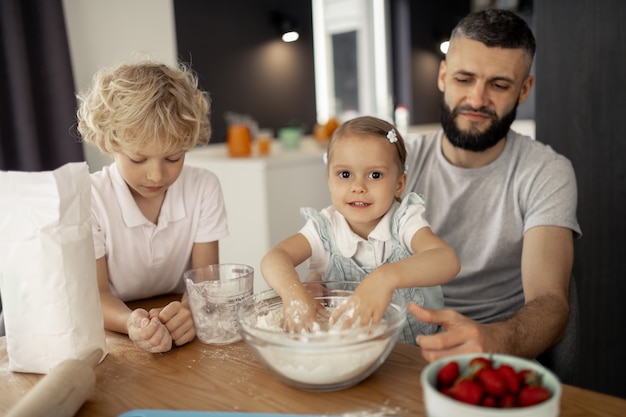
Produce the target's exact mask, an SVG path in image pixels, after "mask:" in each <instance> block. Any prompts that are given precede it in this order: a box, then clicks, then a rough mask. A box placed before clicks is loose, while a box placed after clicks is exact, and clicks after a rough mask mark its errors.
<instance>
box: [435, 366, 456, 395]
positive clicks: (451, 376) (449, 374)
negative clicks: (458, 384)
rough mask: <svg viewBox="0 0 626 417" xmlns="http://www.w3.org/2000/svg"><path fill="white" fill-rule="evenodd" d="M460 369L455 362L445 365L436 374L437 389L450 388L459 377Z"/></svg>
mask: <svg viewBox="0 0 626 417" xmlns="http://www.w3.org/2000/svg"><path fill="white" fill-rule="evenodd" d="M459 373H460V368H459V364H458V362H456V361H451V362H448V363H447V364H445V365H444V366H443V367H442V368H441V369H440V370H439V372H438V373H437V387H438V388H439V389H440V390H441V388H444V387H449V386H451V385H452V384H453V383H454V381H456V379H457V378H458V377H459Z"/></svg>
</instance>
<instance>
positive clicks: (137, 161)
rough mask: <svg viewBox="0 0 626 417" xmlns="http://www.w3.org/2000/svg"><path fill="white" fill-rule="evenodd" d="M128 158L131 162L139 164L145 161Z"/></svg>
mask: <svg viewBox="0 0 626 417" xmlns="http://www.w3.org/2000/svg"><path fill="white" fill-rule="evenodd" d="M128 159H130V162H132V163H133V164H141V163H142V162H145V161H146V160H145V159H133V158H128Z"/></svg>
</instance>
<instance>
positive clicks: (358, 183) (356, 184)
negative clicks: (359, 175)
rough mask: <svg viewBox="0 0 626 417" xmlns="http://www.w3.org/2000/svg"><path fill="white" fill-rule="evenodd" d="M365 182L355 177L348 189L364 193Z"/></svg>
mask: <svg viewBox="0 0 626 417" xmlns="http://www.w3.org/2000/svg"><path fill="white" fill-rule="evenodd" d="M365 190H366V189H365V184H364V183H363V181H362V180H360V179H355V180H354V181H352V186H351V187H350V191H352V192H353V193H364V192H365Z"/></svg>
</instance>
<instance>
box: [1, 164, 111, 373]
mask: <svg viewBox="0 0 626 417" xmlns="http://www.w3.org/2000/svg"><path fill="white" fill-rule="evenodd" d="M0 295H1V296H2V307H3V310H4V321H5V330H6V342H7V351H8V355H9V369H10V370H12V371H17V372H34V373H48V372H49V371H50V370H52V368H54V367H55V366H56V365H57V364H58V363H60V362H61V361H63V360H66V359H79V358H82V357H83V356H85V355H86V354H88V353H89V352H91V351H92V350H93V349H97V348H99V349H102V351H103V352H106V349H105V338H104V325H103V319H102V313H101V309H100V299H99V297H98V284H97V276H96V259H95V253H94V246H93V240H92V234H91V182H90V178H89V171H88V168H87V164H85V163H84V162H82V163H69V164H66V165H64V166H62V167H60V168H59V169H57V170H54V171H45V172H15V171H0ZM103 357H104V356H103Z"/></svg>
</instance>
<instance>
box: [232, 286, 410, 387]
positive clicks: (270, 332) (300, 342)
mask: <svg viewBox="0 0 626 417" xmlns="http://www.w3.org/2000/svg"><path fill="white" fill-rule="evenodd" d="M358 284H359V283H358V282H347V281H328V282H318V283H315V285H314V288H316V293H312V294H313V295H314V297H315V298H316V299H317V300H319V301H320V302H321V303H322V304H323V305H324V306H326V307H329V308H334V307H337V306H338V305H340V304H341V303H343V302H344V301H345V300H346V298H347V297H348V296H349V295H351V294H352V292H353V290H354V289H355V288H356V286H357V285H358ZM320 291H321V292H320ZM282 307H283V305H282V301H281V299H280V297H279V296H278V295H277V293H276V292H275V291H274V290H268V291H263V292H261V293H258V294H256V295H254V296H252V297H250V298H248V299H246V300H244V301H243V302H242V304H241V306H240V307H239V309H238V320H239V325H240V330H241V334H242V337H243V339H244V340H245V341H246V343H247V344H248V345H249V346H250V348H251V349H252V351H253V352H254V354H255V356H256V358H257V359H258V360H259V362H261V364H263V365H264V366H265V367H266V368H267V369H269V370H270V371H271V372H272V373H273V374H274V375H276V376H277V377H278V378H279V379H280V380H282V381H283V382H285V383H287V384H289V385H292V386H294V387H297V388H300V389H303V390H308V391H336V390H340V389H344V388H348V387H351V386H354V385H356V384H358V383H359V382H361V381H362V380H364V379H365V378H367V377H368V376H369V375H371V374H372V373H373V372H374V371H376V369H378V367H379V366H380V365H381V364H382V363H383V362H384V361H385V359H386V358H387V356H388V355H389V353H390V352H391V350H392V349H393V347H394V346H395V344H396V341H397V340H398V335H399V333H400V330H401V329H402V327H403V326H404V324H405V323H406V314H407V313H406V302H405V300H404V298H403V297H402V296H401V295H399V294H394V296H393V298H392V300H391V303H390V305H389V306H388V307H387V310H386V312H385V314H384V316H383V321H381V322H380V323H377V324H373V325H369V326H364V327H359V328H351V329H346V330H338V329H337V330H336V329H333V330H332V331H318V332H312V333H287V332H285V331H284V330H282V329H281V328H276V327H274V328H268V327H267V326H265V325H263V323H264V321H266V320H267V317H270V316H271V315H275V314H277V313H280V314H282Z"/></svg>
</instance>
